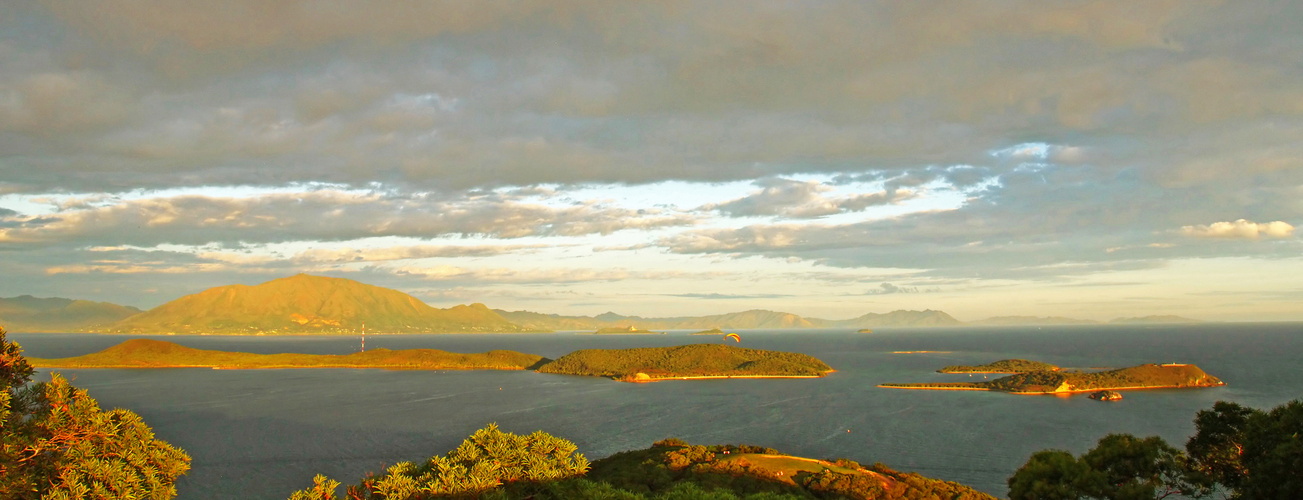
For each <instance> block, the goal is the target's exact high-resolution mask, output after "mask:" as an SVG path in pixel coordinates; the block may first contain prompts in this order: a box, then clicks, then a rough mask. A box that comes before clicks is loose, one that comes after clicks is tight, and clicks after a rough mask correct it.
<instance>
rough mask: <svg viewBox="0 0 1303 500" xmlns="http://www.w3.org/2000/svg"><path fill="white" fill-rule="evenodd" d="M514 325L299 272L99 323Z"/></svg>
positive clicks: (135, 328) (406, 328)
mask: <svg viewBox="0 0 1303 500" xmlns="http://www.w3.org/2000/svg"><path fill="white" fill-rule="evenodd" d="M363 325H365V326H366V328H367V330H368V331H370V332H373V333H449V332H453V333H457V332H464V333H470V332H478V333H487V332H519V331H523V330H524V329H522V328H521V327H519V326H517V325H515V324H513V323H511V322H510V321H507V320H506V319H505V318H503V317H502V316H499V315H498V313H495V312H493V310H491V309H489V308H488V307H486V306H484V305H483V304H471V305H461V306H456V307H451V308H448V309H437V308H434V307H430V306H429V305H427V304H426V303H424V302H421V301H420V300H418V299H417V298H416V297H412V296H411V295H408V294H405V293H402V292H399V291H397V290H391V289H388V288H383V287H378V286H372V285H367V284H365V283H359V282H357V281H353V280H349V279H343V278H328V277H324V276H310V275H306V274H299V275H295V276H290V277H288V278H281V279H277V280H272V281H268V282H266V283H263V284H260V285H256V286H245V285H229V286H221V287H216V288H210V289H208V290H204V291H203V292H200V293H197V294H194V295H187V296H185V297H181V298H179V299H176V300H173V301H171V302H168V303H166V304H163V305H161V306H158V307H156V308H153V309H150V310H149V311H145V312H143V313H140V314H137V315H135V316H131V317H129V318H126V319H124V320H122V321H120V322H118V323H116V324H114V325H112V326H111V327H109V328H107V329H106V330H105V331H108V332H114V333H131V334H149V333H179V334H200V333H219V334H249V335H253V334H270V335H276V334H355V333H358V332H360V331H361V329H362V327H363Z"/></svg>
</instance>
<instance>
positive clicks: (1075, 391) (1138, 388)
mask: <svg viewBox="0 0 1303 500" xmlns="http://www.w3.org/2000/svg"><path fill="white" fill-rule="evenodd" d="M1224 385H1226V383H1224V382H1223V383H1222V384H1220V385H1133V386H1126V387H1095V388H1091V389H1072V390H1068V391H1035V392H1029V391H1001V390H999V389H988V388H985V387H909V386H904V385H886V384H879V385H878V387H881V388H883V389H906V390H915V391H988V392H1004V393H1008V394H1017V395H1020V396H1049V395H1056V394H1081V393H1087V392H1099V391H1141V390H1145V389H1209V388H1213V387H1221V386H1224Z"/></svg>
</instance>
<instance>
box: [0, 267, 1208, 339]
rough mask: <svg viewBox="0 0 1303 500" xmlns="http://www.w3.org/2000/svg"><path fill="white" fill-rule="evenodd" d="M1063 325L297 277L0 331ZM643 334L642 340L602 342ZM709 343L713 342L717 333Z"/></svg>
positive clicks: (59, 304)
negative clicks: (440, 297) (463, 292)
mask: <svg viewBox="0 0 1303 500" xmlns="http://www.w3.org/2000/svg"><path fill="white" fill-rule="evenodd" d="M1195 322H1198V320H1194V319H1190V318H1185V317H1181V316H1171V315H1166V316H1140V317H1129V318H1116V319H1113V320H1111V321H1109V322H1108V324H1111V325H1128V324H1141V325H1143V324H1168V323H1171V324H1177V323H1195ZM1101 323H1102V322H1100V321H1094V320H1078V319H1073V318H1065V317H1037V316H998V317H993V318H988V319H985V320H978V321H972V322H963V321H960V320H958V319H955V318H954V317H952V316H950V315H949V314H946V313H945V312H943V311H937V310H932V309H924V310H896V311H891V312H886V313H868V314H863V315H860V316H858V317H854V318H850V319H833V320H830V319H820V318H810V317H803V316H799V315H796V314H792V313H788V312H782V311H769V310H764V309H751V310H747V311H741V312H732V313H726V314H714V315H708V316H682V317H641V316H626V315H621V314H616V313H614V312H606V313H603V314H598V315H596V316H565V315H560V314H545V313H538V312H531V311H505V310H501V309H490V308H489V307H488V306H486V305H484V304H479V303H472V304H464V305H457V306H453V307H449V308H447V309H440V308H436V307H432V306H430V305H427V304H425V303H424V302H422V301H421V300H419V299H417V298H416V297H413V296H411V295H408V294H406V293H403V292H400V291H398V290H393V289H389V288H384V287H379V286H374V285H368V284H365V283H361V282H358V281H354V280H350V279H345V278H332V277H326V276H313V275H308V274H298V275H294V276H289V277H285V278H279V279H274V280H271V281H267V282H265V283H261V284H257V285H252V286H249V285H243V284H237V285H226V286H218V287H213V288H209V289H206V290H203V291H200V292H198V293H195V294H192V295H186V296H184V297H180V298H177V299H175V300H172V301H170V302H167V303H165V304H163V305H160V306H158V307H155V308H153V309H150V310H148V311H141V310H139V309H136V308H134V307H128V306H121V305H117V304H111V303H107V302H91V301H85V300H72V299H66V298H58V297H53V298H36V297H32V296H29V295H23V296H18V297H11V298H0V326H5V327H6V328H8V329H9V330H10V331H13V332H20V333H40V332H55V333H112V334H145V335H353V334H359V333H361V332H362V331H363V329H365V330H366V332H368V333H372V334H413V333H417V334H428V333H531V332H553V331H561V330H569V331H583V330H588V331H597V330H602V329H606V328H627V327H628V326H629V325H634V324H636V325H639V327H641V328H643V329H646V330H647V332H648V333H651V331H652V330H655V331H656V332H657V333H659V332H662V331H664V330H701V329H719V330H721V332H722V331H725V330H729V329H814V328H842V329H854V330H857V331H859V333H871V331H872V329H874V328H882V327H891V328H913V327H953V326H982V325H999V326H1006V325H1078V324H1080V325H1091V324H1101ZM606 333H624V334H628V333H642V332H629V331H624V332H606ZM712 333H713V332H712Z"/></svg>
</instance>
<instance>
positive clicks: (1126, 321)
mask: <svg viewBox="0 0 1303 500" xmlns="http://www.w3.org/2000/svg"><path fill="white" fill-rule="evenodd" d="M1109 323H1113V324H1123V325H1164V324H1169V325H1170V324H1182V323H1203V321H1200V320H1197V319H1191V318H1186V317H1183V316H1173V315H1170V314H1169V315H1160V316H1140V317H1135V318H1114V319H1113V320H1111V321H1109Z"/></svg>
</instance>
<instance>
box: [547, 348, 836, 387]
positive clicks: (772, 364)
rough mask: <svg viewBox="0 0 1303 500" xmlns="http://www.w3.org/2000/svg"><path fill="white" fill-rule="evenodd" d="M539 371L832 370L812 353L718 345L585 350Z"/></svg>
mask: <svg viewBox="0 0 1303 500" xmlns="http://www.w3.org/2000/svg"><path fill="white" fill-rule="evenodd" d="M537 371H538V372H539V373H555V374H561V375H588V376H595V377H609V378H612V379H615V380H619V381H622V382H654V381H657V380H684V379H703V378H762V377H764V378H778V377H791V378H797V377H799V378H814V377H822V376H824V375H826V374H828V373H829V372H832V371H833V369H832V368H831V367H829V366H828V365H827V364H825V363H824V362H823V361H820V360H818V359H816V358H814V357H812V356H807V355H805V354H798V353H792V352H781V351H764V350H760V349H747V348H745V347H733V346H727V345H719V344H693V345H684V346H674V347H639V348H634V349H584V350H580V351H575V352H572V353H570V354H567V355H565V356H561V357H560V358H557V359H556V361H553V362H551V363H547V364H545V365H543V366H541V367H540V368H539V369H538V370H537Z"/></svg>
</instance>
